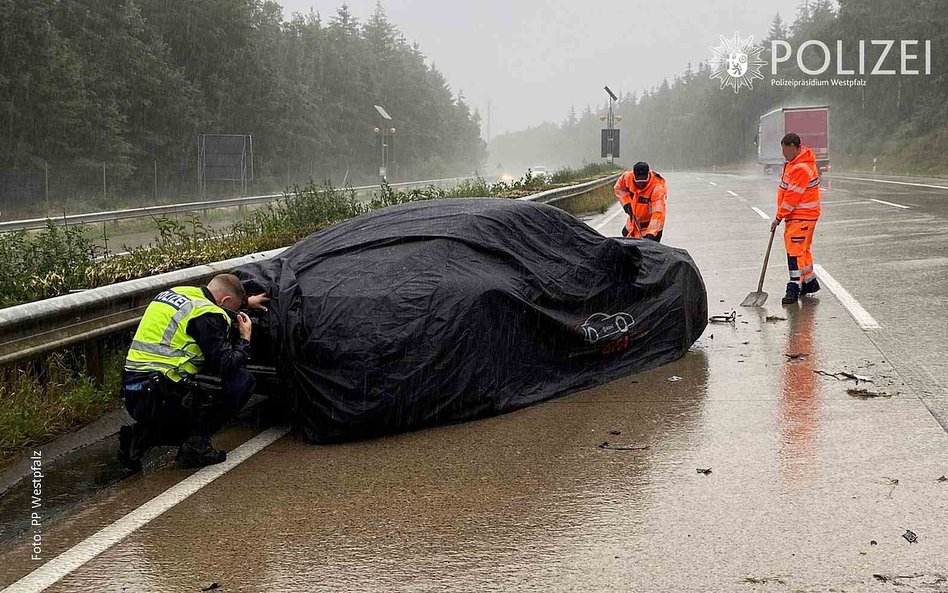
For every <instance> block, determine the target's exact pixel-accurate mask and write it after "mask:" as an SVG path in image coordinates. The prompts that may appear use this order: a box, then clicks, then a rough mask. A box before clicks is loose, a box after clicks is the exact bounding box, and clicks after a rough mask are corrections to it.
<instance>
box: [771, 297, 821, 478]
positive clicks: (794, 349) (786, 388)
mask: <svg viewBox="0 0 948 593" xmlns="http://www.w3.org/2000/svg"><path fill="white" fill-rule="evenodd" d="M818 306H819V301H818V300H816V299H813V298H809V297H807V298H803V299H802V300H801V302H800V304H799V308H797V307H791V308H788V313H787V315H788V321H789V326H790V327H789V330H788V332H787V346H786V350H785V351H784V355H785V356H786V357H787V361H786V362H785V363H784V365H783V369H782V370H781V374H780V396H779V402H780V403H779V407H778V414H779V419H780V422H779V429H780V434H781V438H780V462H781V463H780V469H781V477H782V478H783V479H784V481H785V482H786V483H788V484H792V483H794V482H798V481H801V480H804V479H805V478H808V477H811V476H812V469H813V465H814V464H813V460H814V457H815V456H816V455H817V454H818V448H819V437H820V434H819V433H820V424H821V405H822V396H823V393H822V383H821V382H820V380H819V375H817V373H816V371H817V370H818V368H819V348H818V344H817V342H816V340H815V339H814V330H815V323H816V322H815V318H816V309H817V307H818Z"/></svg>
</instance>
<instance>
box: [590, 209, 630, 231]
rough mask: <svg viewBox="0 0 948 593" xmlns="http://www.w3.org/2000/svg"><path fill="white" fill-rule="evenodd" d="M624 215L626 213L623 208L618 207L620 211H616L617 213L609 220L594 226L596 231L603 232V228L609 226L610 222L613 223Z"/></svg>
mask: <svg viewBox="0 0 948 593" xmlns="http://www.w3.org/2000/svg"><path fill="white" fill-rule="evenodd" d="M624 213H625V210H623V209H622V206H619V207H618V210H616V211H615V212H614V213H613V214H612V216H610V217H609V218H607V219H605V220H604V221H602V222H600V223H599V224H597V225H596V226H594V227H593V228H594V229H596V230H597V231H599V232H602V228H603V227H604V226H606V225H607V224H609V223H610V222H612V221H613V220H615V218H616V216H619V215H620V214H624Z"/></svg>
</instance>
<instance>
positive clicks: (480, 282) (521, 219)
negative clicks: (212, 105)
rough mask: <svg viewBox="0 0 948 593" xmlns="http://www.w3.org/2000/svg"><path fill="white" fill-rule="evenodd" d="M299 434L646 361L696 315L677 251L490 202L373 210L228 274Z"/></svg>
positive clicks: (526, 207) (417, 414) (624, 371)
mask: <svg viewBox="0 0 948 593" xmlns="http://www.w3.org/2000/svg"><path fill="white" fill-rule="evenodd" d="M236 273H237V274H238V275H239V276H240V277H241V279H242V280H243V281H244V283H245V284H246V285H248V288H249V289H250V290H265V291H266V292H268V293H269V294H270V295H271V296H272V298H273V300H272V302H271V305H270V312H269V319H265V320H264V323H262V324H260V325H261V327H259V328H256V329H255V331H254V340H255V342H256V343H255V345H254V350H255V352H256V353H257V354H256V355H255V357H256V359H257V360H256V361H255V362H256V363H257V364H260V363H261V362H263V361H261V360H260V359H261V358H262V359H269V360H270V361H271V363H272V364H273V365H274V366H275V367H276V369H277V376H278V377H279V382H280V385H281V391H282V393H283V394H284V395H285V397H287V398H288V404H289V406H290V407H291V410H292V418H293V419H294V421H295V422H296V423H297V425H298V428H300V429H301V430H302V431H303V432H304V434H305V435H306V436H307V437H308V438H309V439H310V440H312V441H313V442H320V443H321V442H331V441H338V440H345V439H354V438H365V437H370V436H374V435H379V434H384V433H390V432H395V431H403V430H409V429H415V428H420V427H424V426H431V425H435V424H442V423H449V422H458V421H462V420H469V419H472V418H478V417H482V416H488V415H492V414H499V413H502V412H508V411H510V410H515V409H517V408H521V407H524V406H528V405H530V404H533V403H536V402H539V401H542V400H546V399H550V398H554V397H558V396H562V395H566V394H568V393H571V392H575V391H577V390H580V389H585V388H588V387H592V386H595V385H598V384H602V383H606V382H608V381H611V380H614V379H616V378H619V377H622V376H624V375H628V374H630V373H635V372H638V371H642V370H645V369H649V368H653V367H656V366H659V365H661V364H665V363H667V362H669V361H671V360H674V359H676V358H678V357H679V356H681V355H682V354H684V353H685V351H687V350H688V348H689V347H690V346H691V345H692V344H693V343H694V341H695V340H696V339H697V338H698V337H699V336H700V335H701V332H702V331H703V330H704V328H705V325H706V323H707V296H706V293H705V288H704V283H703V282H702V279H701V275H700V273H699V272H698V269H697V268H696V267H695V264H694V262H693V261H692V260H691V258H690V257H689V255H688V254H687V252H685V251H683V250H680V249H674V248H671V247H667V246H663V245H660V244H658V243H654V242H651V241H636V240H632V239H620V238H607V237H603V236H602V235H600V234H599V233H597V232H596V231H594V230H592V229H591V228H589V227H588V226H586V225H585V224H583V223H582V222H580V221H579V220H577V219H576V218H574V217H573V216H572V215H570V214H568V213H566V212H563V211H562V210H558V209H557V208H554V207H552V206H546V205H543V204H536V203H532V202H527V201H518V200H507V199H499V198H493V199H492V198H472V199H453V200H432V201H424V202H415V203H410V204H403V205H399V206H393V207H390V208H385V209H383V210H377V211H374V212H371V213H369V214H366V215H363V216H360V217H358V218H354V219H352V220H349V221H346V222H344V223H341V224H338V225H336V226H334V227H332V228H329V229H326V230H324V231H321V232H318V233H315V234H313V235H311V236H309V237H307V238H306V239H303V240H302V241H300V242H299V243H297V244H296V245H295V246H293V247H291V248H290V249H288V250H286V251H285V252H283V253H282V254H281V256H280V257H279V258H277V259H273V260H270V261H267V262H263V263H260V264H254V265H248V266H245V267H242V268H240V269H238V270H237V272H236Z"/></svg>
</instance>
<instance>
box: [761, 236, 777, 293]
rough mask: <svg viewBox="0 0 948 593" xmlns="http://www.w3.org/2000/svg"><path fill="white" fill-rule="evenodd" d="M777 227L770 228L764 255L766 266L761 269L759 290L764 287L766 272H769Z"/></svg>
mask: <svg viewBox="0 0 948 593" xmlns="http://www.w3.org/2000/svg"><path fill="white" fill-rule="evenodd" d="M775 234H777V229H770V241H769V242H768V243H767V254H766V255H765V256H764V267H763V268H761V270H760V282H758V283H757V292H760V291H762V290H763V289H764V274H766V273H767V264H768V263H770V248H771V247H773V246H774V235H775Z"/></svg>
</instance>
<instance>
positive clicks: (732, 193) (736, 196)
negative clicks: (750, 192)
mask: <svg viewBox="0 0 948 593" xmlns="http://www.w3.org/2000/svg"><path fill="white" fill-rule="evenodd" d="M727 193H729V194H731V195H732V196H734V197H735V198H739V197H741V196H739V195H737V194H736V193H734V192H732V191H731V190H727Z"/></svg>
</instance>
